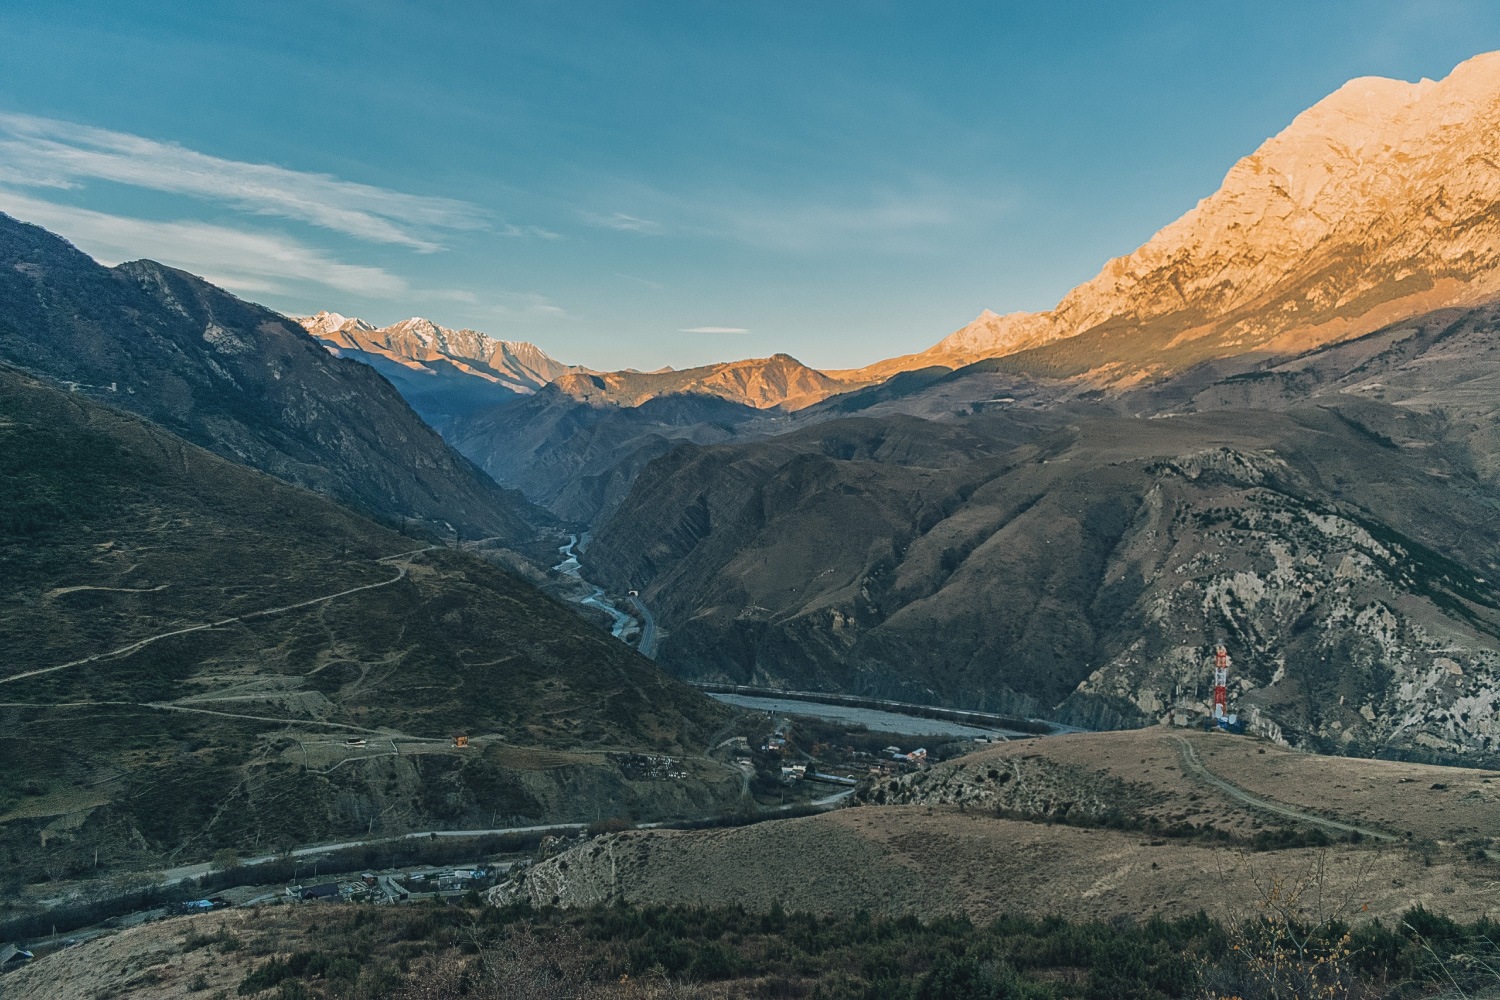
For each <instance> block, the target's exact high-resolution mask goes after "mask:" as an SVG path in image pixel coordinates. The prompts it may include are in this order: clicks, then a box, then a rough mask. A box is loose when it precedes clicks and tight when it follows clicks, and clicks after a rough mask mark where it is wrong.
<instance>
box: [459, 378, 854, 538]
mask: <svg viewBox="0 0 1500 1000" xmlns="http://www.w3.org/2000/svg"><path fill="white" fill-rule="evenodd" d="M861 384H862V383H859V382H842V381H839V380H837V379H833V378H830V377H828V376H826V375H824V374H823V373H822V372H818V371H814V370H813V369H811V368H808V367H806V366H805V365H803V364H801V363H800V362H798V361H797V360H796V359H795V358H791V357H788V356H787V355H784V354H778V355H775V356H774V357H770V358H761V359H754V360H750V361H737V362H733V363H729V364H720V365H707V366H705V367H702V368H689V369H685V370H683V371H666V372H574V373H571V374H567V375H563V376H560V377H559V378H557V379H556V380H554V381H553V382H552V383H551V384H550V385H548V386H546V387H544V388H543V389H542V390H541V391H539V392H537V393H536V394H535V395H534V396H530V397H527V398H525V399H518V400H516V401H515V402H512V403H508V404H503V405H501V406H497V407H494V408H492V409H489V410H482V411H479V412H477V413H471V414H468V415H466V416H464V417H461V418H459V419H457V420H454V421H452V422H451V423H449V424H448V425H447V426H446V429H445V433H446V434H447V436H448V439H449V440H450V441H451V442H452V443H453V445H454V447H456V448H458V450H459V451H461V452H463V453H464V454H465V455H467V456H469V457H470V458H471V459H473V460H474V461H475V462H477V463H478V464H479V465H480V467H481V468H483V469H484V470H485V471H486V472H488V473H489V474H490V475H491V476H494V477H495V479H496V481H497V482H501V483H504V484H505V485H507V486H514V487H516V488H517V489H520V490H521V491H523V492H524V493H525V494H526V495H527V496H528V497H529V498H530V499H531V500H532V501H533V502H535V503H538V504H541V505H543V506H545V507H547V508H548V509H550V510H551V511H552V512H553V513H555V514H557V515H558V516H559V517H563V518H566V519H568V520H572V521H579V522H584V523H594V522H597V521H600V520H602V518H604V517H607V516H608V515H609V513H610V512H611V511H612V510H613V509H614V507H615V505H616V504H618V503H619V501H620V500H621V499H622V498H623V497H624V494H625V491H626V490H628V489H629V488H630V484H631V483H632V482H633V481H634V479H635V476H636V475H637V474H638V473H639V472H640V470H641V469H642V468H644V467H645V465H646V463H647V462H649V461H650V460H651V459H653V458H656V457H657V456H658V455H662V454H665V453H666V452H667V451H669V450H670V449H671V448H672V447H673V446H674V445H676V444H677V443H678V442H682V441H690V442H692V443H694V444H717V443H720V442H724V441H732V440H741V439H746V438H755V437H763V436H765V435H767V434H774V433H776V432H778V431H780V430H785V429H787V428H788V427H790V426H791V425H792V422H791V420H790V419H789V416H788V414H789V413H795V412H796V411H797V410H800V409H804V408H806V407H808V406H811V405H813V404H815V403H818V402H820V401H822V400H824V399H827V398H828V397H829V396H831V395H836V394H837V393H840V392H844V391H847V390H848V389H850V388H856V387H858V386H859V385H861Z"/></svg>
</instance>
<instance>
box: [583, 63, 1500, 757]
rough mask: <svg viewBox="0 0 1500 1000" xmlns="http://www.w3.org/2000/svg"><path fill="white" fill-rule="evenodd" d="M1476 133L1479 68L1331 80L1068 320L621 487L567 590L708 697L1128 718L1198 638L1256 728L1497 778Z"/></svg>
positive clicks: (1194, 665)
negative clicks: (1224, 650)
mask: <svg viewBox="0 0 1500 1000" xmlns="http://www.w3.org/2000/svg"><path fill="white" fill-rule="evenodd" d="M1497 118H1500V55H1488V56H1482V57H1479V58H1476V59H1474V60H1471V61H1469V62H1467V63H1465V64H1463V65H1461V66H1460V67H1458V68H1457V69H1456V70H1455V71H1454V73H1453V74H1452V75H1451V76H1450V77H1449V78H1447V79H1446V80H1443V81H1441V82H1433V81H1423V82H1421V83H1418V84H1406V83H1400V82H1397V81H1389V80H1375V79H1363V80H1356V81H1353V82H1351V83H1350V84H1349V85H1347V86H1345V87H1343V88H1341V89H1340V90H1339V91H1338V92H1336V93H1335V94H1333V95H1331V96H1330V97H1329V98H1327V99H1326V100H1324V101H1322V102H1320V103H1319V104H1318V105H1317V106H1315V107H1314V108H1312V109H1310V110H1309V111H1308V112H1306V113H1305V114H1303V115H1301V116H1299V117H1298V118H1297V119H1296V121H1295V122H1293V124H1292V125H1291V126H1290V127H1288V129H1287V130H1286V131H1284V132H1283V133H1282V134H1280V135H1278V136H1276V137H1274V138H1272V139H1271V140H1269V141H1268V142H1267V143H1266V144H1265V145H1264V146H1263V147H1262V148H1261V149H1260V150H1258V151H1256V152H1255V153H1254V154H1252V155H1251V156H1249V157H1247V158H1246V159H1244V160H1242V161H1241V162H1240V163H1238V164H1236V165H1235V167H1234V168H1233V169H1232V170H1231V171H1230V172H1229V175H1228V177H1227V178H1226V180H1225V183H1224V185H1223V187H1222V188H1221V189H1220V190H1219V191H1218V192H1216V193H1215V194H1213V195H1212V196H1210V197H1209V198H1206V199H1205V200H1204V201H1202V202H1201V203H1200V204H1199V205H1198V207H1197V208H1195V209H1194V210H1193V211H1191V212H1189V213H1188V214H1187V215H1186V216H1184V217H1183V218H1182V219H1179V220H1178V221H1177V222H1175V223H1173V224H1172V225H1170V226H1168V227H1166V228H1165V229H1163V230H1162V231H1161V232H1160V233H1158V234H1157V235H1156V236H1154V237H1153V238H1152V239H1151V240H1150V241H1148V242H1147V244H1146V245H1145V246H1143V247H1142V248H1141V249H1140V250H1138V251H1136V252H1135V253H1133V254H1131V255H1128V256H1126V257H1124V258H1121V259H1119V260H1115V261H1111V262H1110V263H1109V264H1108V265H1106V267H1105V269H1104V271H1103V272H1102V273H1101V275H1100V276H1099V277H1098V278H1096V279H1094V280H1093V281H1091V282H1088V283H1086V284H1084V285H1082V286H1080V287H1079V288H1077V289H1075V290H1074V291H1073V292H1071V293H1069V295H1067V296H1065V297H1064V299H1063V300H1062V302H1061V303H1060V304H1059V305H1058V307H1057V308H1056V309H1054V310H1052V311H1050V312H1048V313H1042V314H1035V315H1025V314H1013V315H1011V316H1005V317H1001V316H995V315H993V314H985V315H982V316H981V317H980V318H979V319H978V320H977V321H976V322H975V323H974V324H971V325H970V326H969V327H967V328H965V329H964V330H961V331H959V332H958V333H956V334H954V335H953V336H952V337H950V338H947V339H946V340H944V341H943V342H942V343H940V344H938V345H936V346H935V347H933V348H932V349H930V350H929V351H926V352H923V353H921V354H917V355H911V356H907V357H904V358H899V359H894V360H892V361H890V362H886V363H883V364H881V365H875V366H870V367H868V368H866V369H863V370H861V372H860V376H861V377H862V378H869V379H877V378H880V379H881V380H880V381H876V382H875V383H874V384H871V385H868V386H866V387H863V388H857V389H854V390H852V391H850V392H847V393H843V394H840V395H836V396H833V397H830V398H828V399H825V400H823V401H821V402H819V403H816V404H814V405H811V406H808V407H805V408H802V409H801V410H799V411H798V412H796V413H795V414H788V415H787V417H786V418H785V419H784V420H783V421H782V422H781V423H780V424H779V425H778V426H775V427H764V428H758V429H757V430H759V431H760V433H756V434H753V435H752V434H746V435H742V438H743V437H752V436H754V437H757V438H758V440H742V441H741V442H740V443H729V442H728V441H716V442H711V443H710V442H703V443H701V444H699V445H697V446H695V445H691V444H685V445H682V446H679V447H676V448H675V449H673V450H672V451H671V452H669V453H667V454H664V455H663V457H661V458H658V459H656V460H654V461H653V462H651V463H649V464H647V465H646V466H645V467H644V469H643V470H642V471H641V472H640V474H639V476H638V478H637V479H636V480H635V482H634V483H633V485H632V487H631V489H630V491H629V492H628V493H627V494H626V496H625V497H624V498H623V499H622V500H620V501H619V502H618V504H617V507H616V510H615V512H614V513H613V514H612V515H611V516H610V517H609V518H608V519H607V520H605V521H604V522H603V523H601V524H599V525H597V526H596V529H595V536H594V540H593V542H592V544H591V546H590V548H589V549H588V551H587V553H586V554H585V559H584V566H585V569H586V570H587V571H588V572H589V573H590V574H592V575H593V576H594V577H595V578H597V579H599V580H600V581H601V582H603V583H605V584H607V585H608V586H609V587H611V588H614V589H617V590H625V589H631V590H639V591H640V592H641V594H642V595H643V597H642V599H643V600H644V601H645V602H646V603H647V604H648V605H650V606H652V607H653V608H654V609H656V613H657V617H658V621H659V623H660V626H661V630H662V631H661V641H660V647H659V648H660V653H659V659H660V661H661V662H662V663H663V664H664V665H665V666H667V667H668V668H669V669H671V670H673V671H674V672H677V673H679V674H681V675H684V676H689V677H694V678H698V679H703V680H715V681H732V682H737V683H755V684H761V685H768V686H783V685H791V686H797V687H814V688H821V689H824V690H838V691H857V692H861V693H867V694H875V695H882V696H888V697H899V698H901V699H903V700H908V701H923V702H937V703H942V704H952V705H962V706H969V707H987V708H992V709H1004V710H1009V711H1028V712H1035V713H1038V714H1042V715H1050V716H1052V717H1054V718H1058V719H1062V720H1066V721H1071V722H1074V723H1078V724H1083V725H1091V726H1129V725H1142V724H1147V723H1150V722H1154V721H1156V720H1158V719H1160V718H1163V717H1165V716H1166V715H1169V714H1170V713H1171V710H1172V707H1173V706H1174V705H1183V704H1187V705H1192V706H1195V707H1197V708H1198V709H1201V708H1202V707H1203V704H1202V699H1203V697H1204V692H1205V689H1204V687H1203V683H1202V677H1203V676H1204V672H1205V669H1206V668H1205V666H1204V664H1205V663H1206V662H1207V658H1208V657H1209V654H1210V653H1211V651H1212V648H1213V646H1214V645H1215V644H1216V643H1217V642H1221V641H1222V642H1226V643H1228V644H1229V645H1230V647H1231V649H1232V650H1234V655H1235V656H1236V657H1237V658H1238V663H1239V666H1238V667H1237V669H1236V672H1235V685H1236V687H1235V689H1234V690H1235V697H1236V701H1237V703H1238V704H1239V705H1241V706H1242V708H1243V709H1244V710H1245V711H1246V712H1247V714H1250V715H1251V716H1252V717H1253V718H1254V719H1255V720H1256V722H1257V723H1258V724H1260V725H1261V726H1262V728H1263V731H1265V732H1267V733H1271V734H1274V735H1276V736H1278V737H1279V738H1282V739H1287V740H1289V741H1291V742H1294V743H1296V744H1297V745H1301V746H1305V747H1309V748H1314V749H1320V750H1325V751H1332V752H1348V753H1361V754H1383V755H1397V756H1401V755H1407V756H1416V757H1424V756H1425V757H1430V758H1432V759H1444V760H1470V761H1475V760H1484V761H1493V760H1495V759H1497V758H1496V756H1495V755H1496V751H1497V740H1500V729H1497V726H1500V721H1497V716H1496V705H1497V703H1500V674H1497V665H1500V659H1497V657H1500V641H1497V635H1500V633H1497V622H1496V619H1495V609H1496V608H1497V606H1500V595H1497V591H1496V589H1495V587H1494V585H1493V582H1492V581H1493V580H1494V578H1495V573H1496V572H1497V569H1500V558H1497V552H1496V547H1495V546H1496V540H1497V538H1496V535H1495V533H1494V529H1493V527H1492V520H1493V514H1492V511H1493V510H1494V509H1495V508H1496V507H1497V506H1500V492H1497V490H1500V479H1497V477H1496V459H1495V458H1494V456H1495V454H1496V443H1497V419H1496V408H1495V405H1494V403H1493V399H1494V392H1493V386H1494V385H1495V384H1496V382H1497V379H1500V368H1497V358H1500V355H1497V354H1496V350H1497V348H1500V339H1497V336H1496V334H1497V330H1500V327H1497V312H1496V307H1495V306H1494V305H1492V304H1491V303H1493V302H1494V300H1495V299H1496V298H1497V297H1500V285H1497V284H1496V282H1497V278H1496V273H1497V272H1496V271H1495V267H1494V265H1495V259H1494V247H1495V246H1496V239H1495V237H1496V235H1497V234H1496V232H1495V229H1494V226H1495V220H1496V219H1497V218H1500V173H1497V170H1496V167H1495V166H1494V164H1495V163H1496V162H1500V159H1497V157H1500V150H1497V149H1496V144H1497V139H1496V135H1497V134H1500V133H1497V131H1496V129H1495V127H1494V126H1495V124H1496V121H1497ZM882 377H883V378H882ZM746 426H747V427H749V426H753V425H746ZM616 488H617V489H618V487H616Z"/></svg>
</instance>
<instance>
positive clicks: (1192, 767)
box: [1172, 736, 1401, 840]
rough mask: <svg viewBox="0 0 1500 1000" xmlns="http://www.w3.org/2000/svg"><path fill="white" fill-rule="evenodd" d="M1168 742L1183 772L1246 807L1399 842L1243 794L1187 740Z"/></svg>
mask: <svg viewBox="0 0 1500 1000" xmlns="http://www.w3.org/2000/svg"><path fill="white" fill-rule="evenodd" d="M1172 740H1173V742H1175V743H1176V744H1177V756H1178V758H1179V759H1180V760H1181V761H1182V766H1183V767H1184V768H1185V769H1186V770H1189V771H1192V772H1193V773H1194V774H1196V775H1198V777H1200V778H1202V779H1203V780H1204V781H1206V782H1208V783H1209V784H1210V785H1213V786H1214V787H1215V788H1217V789H1218V790H1219V791H1221V792H1224V793H1225V794H1226V795H1228V796H1229V797H1230V798H1232V799H1236V800H1238V801H1240V802H1243V803H1244V804H1245V805H1247V806H1252V807H1254V808H1256V809H1264V810H1265V811H1267V812H1273V813H1275V814H1276V815H1278V816H1285V817H1287V818H1288V819H1294V820H1297V821H1298V822H1301V823H1311V824H1312V825H1314V826H1321V827H1324V828H1326V829H1329V830H1337V831H1339V832H1340V833H1359V834H1362V835H1363V836H1366V837H1373V838H1375V839H1376V840H1400V839H1401V838H1400V837H1398V836H1396V835H1395V834H1393V833H1387V832H1386V831H1384V830H1376V829H1372V828H1371V827H1368V826H1359V825H1358V824H1356V823H1345V822H1342V821H1341V820H1336V819H1328V818H1327V817H1326V816H1316V815H1314V814H1312V813H1308V812H1303V811H1302V810H1300V809H1294V808H1293V807H1291V806H1289V805H1285V804H1284V803H1281V802H1273V801H1271V800H1269V799H1263V798H1261V797H1260V796H1258V795H1254V794H1252V793H1250V792H1247V791H1246V790H1245V789H1243V788H1241V787H1240V786H1239V785H1236V784H1234V783H1233V782H1231V781H1225V780H1224V779H1223V778H1221V777H1219V776H1218V775H1217V774H1214V773H1213V772H1212V771H1210V770H1209V769H1208V768H1207V767H1206V766H1205V765H1204V763H1203V761H1202V760H1200V759H1199V758H1198V752H1197V751H1196V750H1194V749H1193V745H1192V744H1191V743H1189V742H1188V741H1187V740H1185V739H1183V738H1182V737H1181V736H1174V737H1172Z"/></svg>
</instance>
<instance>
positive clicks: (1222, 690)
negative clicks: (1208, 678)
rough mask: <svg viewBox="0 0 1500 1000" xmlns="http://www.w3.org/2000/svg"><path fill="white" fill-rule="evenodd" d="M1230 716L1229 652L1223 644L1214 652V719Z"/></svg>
mask: <svg viewBox="0 0 1500 1000" xmlns="http://www.w3.org/2000/svg"><path fill="white" fill-rule="evenodd" d="M1228 714H1229V651H1228V650H1226V649H1225V648H1224V646H1223V644H1222V643H1220V645H1219V648H1218V649H1217V650H1215V651H1214V718H1215V719H1222V718H1224V717H1225V716H1227V715H1228Z"/></svg>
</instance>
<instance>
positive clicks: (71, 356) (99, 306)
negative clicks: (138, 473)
mask: <svg viewBox="0 0 1500 1000" xmlns="http://www.w3.org/2000/svg"><path fill="white" fill-rule="evenodd" d="M0 360H4V361H8V362H10V363H12V364H15V365H18V366H20V367H22V368H24V369H26V370H28V371H31V372H33V373H36V374H38V375H42V376H45V377H47V378H49V379H52V380H54V381H56V382H61V383H65V384H67V385H69V386H70V387H71V388H73V389H75V390H76V391H78V392H81V393H85V394H88V395H91V396H93V397H95V398H98V399H101V400H105V401H107V402H109V403H110V404H111V405H115V406H120V407H124V408H126V409H129V410H133V411H135V412H137V413H139V414H141V415H143V416H145V417H148V418H150V419H151V420H154V421H156V422H157V423H159V424H161V425H162V426H164V427H166V428H168V429H169V430H171V431H173V432H174V433H177V434H180V435H181V436H182V437H184V438H186V439H187V440H189V441H192V442H194V443H196V444H200V445H202V446H204V447H206V448H209V449H210V450H212V451H215V452H217V453H218V454H220V455H223V456H225V457H226V458H230V459H233V460H234V461H237V462H242V463H244V464H246V465H250V466H253V467H255V468H257V469H261V470H262V471H265V472H269V473H270V474H272V475H274V476H276V477H278V478H280V479H283V480H286V481H287V482H291V483H295V484H297V485H299V486H305V487H307V488H309V489H313V490H317V491H318V492H322V493H327V494H330V495H332V496H335V497H338V498H339V499H341V500H343V501H345V502H348V503H351V504H353V505H355V506H357V507H360V508H362V509H364V510H366V511H369V512H371V513H373V514H375V515H377V516H379V517H381V518H383V519H386V520H388V521H400V520H402V519H415V520H416V521H419V522H422V523H423V524H425V525H427V526H428V527H430V528H432V529H435V530H440V531H444V532H446V531H448V530H450V526H451V529H456V530H458V531H460V532H462V533H463V534H465V535H469V536H471V537H472V536H476V535H484V536H499V537H502V538H505V539H510V540H517V539H525V538H530V537H531V536H532V535H534V534H535V530H536V529H535V525H536V524H537V523H539V522H541V521H545V520H546V515H545V514H544V513H543V512H541V511H539V510H537V509H536V508H534V507H532V506H531V505H530V504H529V503H527V502H526V500H525V499H524V498H523V497H522V496H520V495H519V494H517V493H515V492H513V491H508V490H503V489H500V488H499V487H497V486H496V485H495V484H494V482H493V481H492V480H490V479H489V477H487V476H486V475H484V474H483V473H482V472H480V471H479V470H478V469H476V468H475V467H474V466H473V465H472V464H471V463H470V462H468V461H467V460H466V459H464V458H463V457H462V456H460V455H459V454H458V453H457V452H455V451H454V450H453V449H451V448H449V447H448V446H447V445H446V444H445V443H444V442H443V440H442V439H441V438H440V437H438V435H437V434H436V433H435V432H434V431H433V430H432V429H431V428H430V427H428V426H427V425H426V424H424V423H423V422H422V420H421V419H420V418H418V416H417V415H416V414H415V413H413V412H412V410H411V408H410V407H409V406H408V405H407V404H406V402H405V401H403V400H402V398H401V397H400V395H399V394H398V393H397V392H396V391H395V390H394V389H393V388H392V387H391V385H390V383H388V382H387V381H386V380H385V379H383V378H381V377H380V376H379V375H378V374H376V372H375V371H374V370H372V369H371V368H369V367H368V366H366V365H360V364H355V363H353V362H350V361H344V360H340V359H338V358H334V357H332V356H330V355H329V353H328V352H327V351H326V350H324V349H323V348H321V347H319V346H318V345H317V344H316V343H315V342H314V341H312V340H311V339H309V338H308V337H307V335H306V334H305V333H304V331H302V330H301V329H300V328H298V327H297V326H296V325H295V324H293V323H291V322H290V321H288V320H286V319H285V318H283V317H282V316H279V315H277V314H276V313H273V312H271V311H270V310H267V309H263V308H261V307H260V306H256V305H253V304H251V303H247V302H243V301H241V300H239V299H237V298H235V297H234V296H232V295H230V294H228V293H227V292H225V291H223V290H221V289H219V288H216V287H214V286H213V285H210V284H209V283H207V282H205V281H203V280H201V279H199V278H195V277H193V276H192V275H190V274H186V273H184V272H182V271H177V270H174V269H172V268H168V267H163V266H162V265H160V264H156V263H154V262H151V261H133V262H130V263H126V264H121V265H120V266H119V267H115V268H105V267H101V266H100V265H99V264H97V263H95V262H94V261H93V260H92V259H91V258H89V257H88V256H87V255H85V254H83V253H80V252H79V251H78V250H76V249H74V248H73V247H72V246H71V245H69V244H68V243H66V242H64V241H63V240H62V239H60V238H58V237H56V236H54V235H52V234H51V233H49V232H47V231H46V230H44V229H40V228H38V227H36V226H31V225H27V224H25V223H21V222H17V221H16V220H14V219H11V218H9V217H8V216H0Z"/></svg>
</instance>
